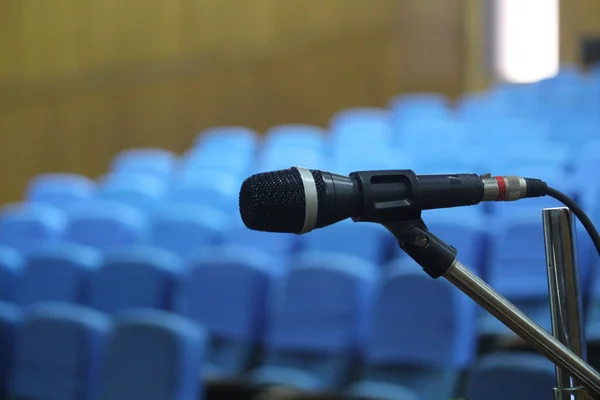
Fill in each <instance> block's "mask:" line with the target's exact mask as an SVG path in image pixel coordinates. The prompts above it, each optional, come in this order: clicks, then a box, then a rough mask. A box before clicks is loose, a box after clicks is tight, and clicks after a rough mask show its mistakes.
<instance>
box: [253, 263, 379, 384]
mask: <svg viewBox="0 0 600 400" xmlns="http://www.w3.org/2000/svg"><path fill="white" fill-rule="evenodd" d="M378 277H379V272H378V268H377V266H375V265H372V264H370V263H368V262H365V261H363V260H361V259H359V258H355V257H352V256H343V255H334V254H323V253H318V252H311V253H305V254H303V255H302V256H300V257H299V258H298V259H297V260H296V262H295V264H294V266H293V267H292V269H291V270H290V272H289V275H288V277H287V281H286V283H285V285H283V286H282V288H281V289H280V290H278V291H276V292H275V295H274V298H273V305H272V308H273V314H272V317H271V322H270V330H269V337H268V341H267V347H268V349H267V353H266V354H267V355H266V358H265V360H264V362H263V363H262V365H261V366H259V367H258V368H257V369H256V370H255V371H254V372H253V373H252V377H253V380H254V381H255V382H257V383H258V384H264V385H273V384H274V385H289V386H294V387H298V388H301V389H305V390H325V389H333V388H336V387H340V386H341V385H343V384H344V383H345V382H346V381H347V379H348V378H349V373H350V371H351V368H352V362H353V361H354V359H355V358H356V357H357V356H358V355H359V353H360V349H361V348H362V345H363V341H364V338H365V334H366V331H365V329H366V323H367V318H368V313H369V311H370V310H371V305H372V296H373V292H374V290H375V286H376V284H377V282H378Z"/></svg>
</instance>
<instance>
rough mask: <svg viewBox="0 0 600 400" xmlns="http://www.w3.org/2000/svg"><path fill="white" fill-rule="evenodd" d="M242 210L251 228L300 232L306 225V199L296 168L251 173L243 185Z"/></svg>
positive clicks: (241, 212)
mask: <svg viewBox="0 0 600 400" xmlns="http://www.w3.org/2000/svg"><path fill="white" fill-rule="evenodd" d="M239 205H240V214H241V216H242V221H243V222H244V225H246V227H248V228H249V229H253V230H256V231H265V232H284V233H298V232H300V231H301V230H302V227H303V226H304V213H305V211H306V203H305V197H304V186H303V185H302V178H301V177H300V173H299V172H298V170H296V169H295V168H290V169H285V170H280V171H273V172H265V173H261V174H256V175H252V176H251V177H249V178H248V179H246V180H245V181H244V183H243V184H242V187H241V189H240V203H239Z"/></svg>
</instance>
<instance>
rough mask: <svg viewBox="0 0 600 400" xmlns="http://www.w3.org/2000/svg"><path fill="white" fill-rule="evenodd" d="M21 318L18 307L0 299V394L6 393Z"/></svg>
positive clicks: (5, 394) (4, 394)
mask: <svg viewBox="0 0 600 400" xmlns="http://www.w3.org/2000/svg"><path fill="white" fill-rule="evenodd" d="M21 320H22V314H21V310H20V308H19V307H17V306H16V305H14V304H11V303H6V302H3V301H0V396H7V395H8V387H9V382H10V375H11V373H12V367H13V365H12V364H13V361H14V360H13V357H14V351H15V342H16V339H17V338H16V336H17V329H18V327H19V325H20V323H21Z"/></svg>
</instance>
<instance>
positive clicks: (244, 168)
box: [182, 147, 254, 177]
mask: <svg viewBox="0 0 600 400" xmlns="http://www.w3.org/2000/svg"><path fill="white" fill-rule="evenodd" d="M253 160H254V150H252V151H250V150H248V149H245V148H240V149H237V148H235V147H233V148H231V149H226V148H223V149H212V148H207V149H205V148H203V147H199V148H193V149H191V150H189V151H188V152H186V153H185V154H184V156H183V171H182V172H183V174H184V175H185V176H192V177H194V176H202V175H206V174H211V173H228V174H231V175H233V176H236V177H237V176H241V175H245V174H246V173H247V172H248V171H249V170H250V168H251V166H252V162H253Z"/></svg>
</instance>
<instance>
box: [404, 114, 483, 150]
mask: <svg viewBox="0 0 600 400" xmlns="http://www.w3.org/2000/svg"><path fill="white" fill-rule="evenodd" d="M425 138H427V139H425ZM472 141H473V135H472V134H471V131H470V130H469V126H468V125H467V124H466V123H464V122H462V121H459V120H457V119H450V118H447V119H435V118H415V119H412V120H410V121H407V122H406V123H404V124H403V126H402V129H401V130H399V131H398V132H396V135H395V137H394V144H395V145H396V146H397V147H398V148H400V149H407V150H410V151H419V153H423V154H427V152H428V151H430V150H432V149H433V150H437V149H439V148H442V149H443V148H447V147H448V146H450V148H451V149H457V148H459V147H461V146H468V145H470V144H471V142H472ZM455 154H461V155H462V156H463V157H468V156H469V155H470V154H469V153H468V152H466V151H465V152H464V154H463V153H455Z"/></svg>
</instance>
